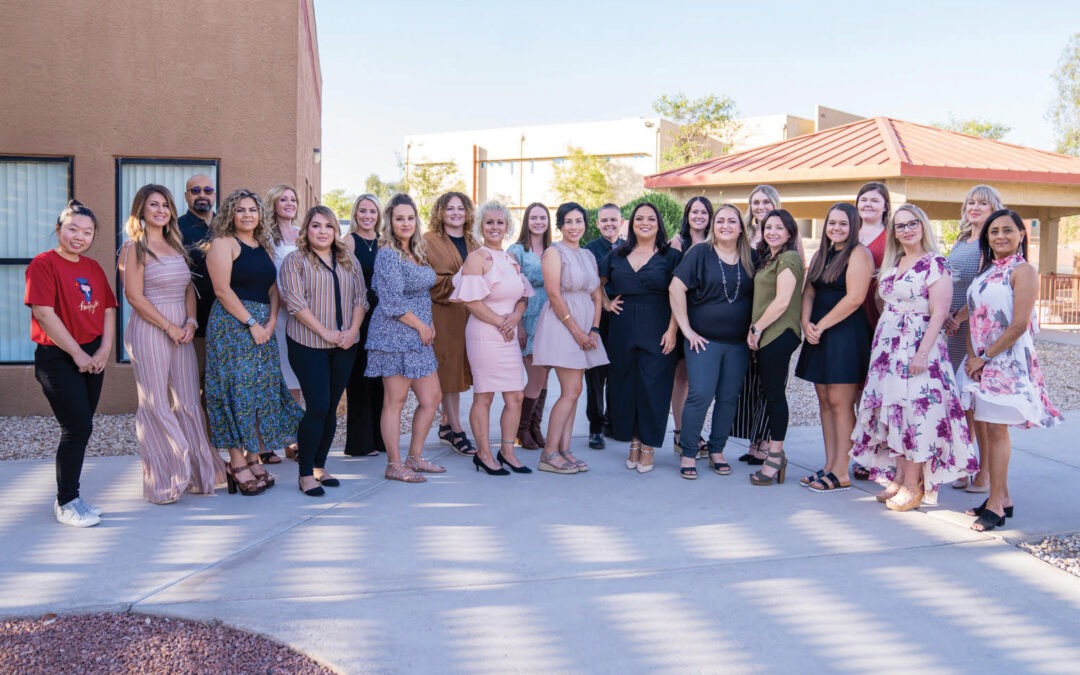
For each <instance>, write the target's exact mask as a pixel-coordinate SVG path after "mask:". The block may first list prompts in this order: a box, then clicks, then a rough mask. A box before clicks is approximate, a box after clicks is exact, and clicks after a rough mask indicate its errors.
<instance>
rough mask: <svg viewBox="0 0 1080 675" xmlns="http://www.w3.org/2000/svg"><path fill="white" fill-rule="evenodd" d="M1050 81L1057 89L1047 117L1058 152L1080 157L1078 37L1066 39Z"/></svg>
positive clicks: (1079, 61)
mask: <svg viewBox="0 0 1080 675" xmlns="http://www.w3.org/2000/svg"><path fill="white" fill-rule="evenodd" d="M1051 79H1053V80H1054V84H1055V85H1057V96H1056V97H1055V98H1054V100H1053V102H1052V103H1051V104H1050V110H1049V112H1048V114H1047V117H1048V118H1049V119H1050V121H1051V122H1053V124H1054V133H1055V134H1056V136H1057V151H1058V152H1061V153H1064V154H1066V155H1080V33H1076V34H1074V35H1073V36H1072V37H1071V38H1069V42H1068V44H1066V45H1065V49H1064V50H1063V51H1062V52H1061V58H1060V59H1058V65H1057V70H1056V71H1054V74H1053V75H1052V76H1051Z"/></svg>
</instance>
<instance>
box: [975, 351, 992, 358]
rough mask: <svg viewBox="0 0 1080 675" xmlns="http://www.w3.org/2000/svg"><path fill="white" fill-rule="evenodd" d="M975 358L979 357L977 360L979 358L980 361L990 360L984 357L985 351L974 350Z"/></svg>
mask: <svg viewBox="0 0 1080 675" xmlns="http://www.w3.org/2000/svg"><path fill="white" fill-rule="evenodd" d="M975 356H977V357H979V358H980V359H982V360H983V361H989V360H990V359H989V358H988V357H987V356H986V350H985V349H976V350H975Z"/></svg>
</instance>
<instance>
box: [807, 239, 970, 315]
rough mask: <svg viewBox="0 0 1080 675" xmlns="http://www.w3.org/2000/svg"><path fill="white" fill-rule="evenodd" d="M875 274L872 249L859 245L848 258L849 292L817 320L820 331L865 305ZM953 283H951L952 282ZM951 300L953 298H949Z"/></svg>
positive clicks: (847, 283) (846, 281)
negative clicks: (871, 280)
mask: <svg viewBox="0 0 1080 675" xmlns="http://www.w3.org/2000/svg"><path fill="white" fill-rule="evenodd" d="M873 276H874V258H873V256H871V255H870V251H869V250H867V249H866V247H865V246H858V247H856V248H855V250H854V251H852V252H851V258H850V259H849V260H848V268H847V274H846V275H845V277H844V281H845V283H846V285H847V293H846V294H845V295H844V297H843V298H840V302H838V303H836V305H835V306H834V307H833V308H832V309H831V310H829V313H828V314H826V315H825V316H823V317H821V320H820V321H818V322H817V327H818V330H819V331H826V330H828V329H830V328H832V327H833V326H835V325H836V324H838V323H840V322H841V321H843V320H844V319H846V318H848V317H849V316H851V315H852V314H853V313H854V312H855V311H856V310H858V309H860V308H861V307H862V306H863V302H864V301H865V300H866V292H867V290H869V288H870V279H871V277H873ZM950 285H951V284H950ZM811 297H812V296H811ZM949 300H950V302H951V301H952V298H951V296H950V298H949ZM805 307H806V303H805V299H804V302H803V308H804V310H805ZM947 309H948V307H946V310H947Z"/></svg>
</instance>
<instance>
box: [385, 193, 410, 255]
mask: <svg viewBox="0 0 1080 675" xmlns="http://www.w3.org/2000/svg"><path fill="white" fill-rule="evenodd" d="M390 227H391V229H392V231H393V233H394V237H395V238H397V240H398V241H399V242H401V247H402V248H404V249H405V250H406V251H407V250H409V239H410V238H412V236H413V233H414V232H416V210H415V209H413V207H411V206H409V205H408V204H399V205H397V206H395V207H394V211H393V212H392V213H391V214H390Z"/></svg>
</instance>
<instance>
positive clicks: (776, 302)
mask: <svg viewBox="0 0 1080 675" xmlns="http://www.w3.org/2000/svg"><path fill="white" fill-rule="evenodd" d="M794 293H795V274H794V273H792V271H791V270H789V269H783V270H781V271H780V274H778V275H777V277H776V297H775V298H773V301H772V302H770V303H769V306H768V307H766V308H765V312H764V313H763V314H762V315H761V317H760V318H759V319H758V320H757V321H755V322H754V326H756V327H757V329H758V332H759V333H760V332H762V331H764V330H765V329H766V328H768V327H769V326H771V325H772V324H773V323H775V322H776V320H777V319H779V318H780V317H781V315H783V313H784V312H785V311H787V308H788V305H790V304H791V296H792V295H793V294H794Z"/></svg>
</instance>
